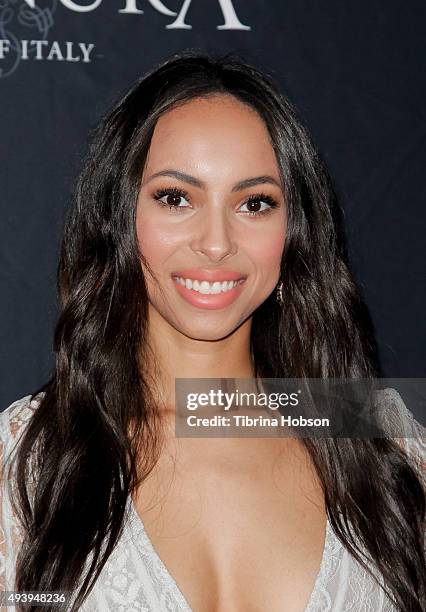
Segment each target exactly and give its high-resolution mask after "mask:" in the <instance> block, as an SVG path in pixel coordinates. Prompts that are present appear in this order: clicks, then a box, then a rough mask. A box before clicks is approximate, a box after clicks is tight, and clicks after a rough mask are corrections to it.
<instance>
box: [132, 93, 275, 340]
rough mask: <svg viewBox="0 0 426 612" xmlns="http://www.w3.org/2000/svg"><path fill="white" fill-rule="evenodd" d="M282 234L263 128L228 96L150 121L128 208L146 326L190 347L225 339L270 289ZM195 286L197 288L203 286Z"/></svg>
mask: <svg viewBox="0 0 426 612" xmlns="http://www.w3.org/2000/svg"><path fill="white" fill-rule="evenodd" d="M286 229H287V215H286V208H285V202H284V196H283V190H282V186H281V184H280V176H279V170H278V164H277V160H276V158H275V154H274V151H273V148H272V145H271V143H270V140H269V135H268V131H267V128H266V126H265V124H264V123H263V121H262V119H261V118H260V117H259V116H258V115H257V113H256V112H255V111H254V110H252V109H251V108H250V107H248V106H246V105H244V104H243V103H241V102H240V101H238V100H237V99H236V98H234V97H232V96H230V95H215V96H214V97H210V98H209V99H205V98H197V99H195V100H192V101H190V102H187V103H185V104H184V105H183V106H180V107H177V108H175V109H173V110H171V111H169V112H167V113H166V114H164V115H163V116H162V117H161V118H160V119H159V121H158V123H157V125H156V127H155V130H154V134H153V137H152V141H151V146H150V150H149V154H148V157H147V161H146V164H145V168H144V172H143V176H142V182H141V189H140V193H139V198H138V206H137V236H138V241H139V247H140V250H141V253H142V254H143V256H144V257H145V258H146V260H147V261H148V263H149V264H150V266H151V268H152V270H153V272H154V274H155V276H156V278H157V280H158V283H159V286H157V285H156V283H155V282H154V280H153V279H152V278H151V276H150V275H149V274H148V273H147V271H146V270H145V269H144V272H145V277H146V281H147V286H148V294H149V307H150V321H151V320H152V319H153V318H154V319H155V318H157V319H158V317H160V318H161V320H162V321H161V322H162V323H164V321H165V322H167V323H168V324H169V325H171V326H172V327H173V328H174V329H176V330H178V331H179V332H181V333H182V334H185V335H186V336H188V337H190V338H195V339H199V340H218V339H221V338H224V337H226V336H228V335H229V334H230V333H232V332H233V331H234V330H236V329H237V328H238V327H239V326H240V325H241V324H242V323H244V322H247V324H250V315H251V314H252V313H253V312H254V310H256V308H257V307H258V306H259V305H260V304H261V303H262V302H263V301H264V300H265V299H266V298H267V297H268V296H269V295H270V293H271V292H272V291H273V290H274V288H275V286H276V284H277V282H278V280H279V274H280V262H281V256H282V252H283V248H284V240H285V235H286ZM203 281H204V282H203Z"/></svg>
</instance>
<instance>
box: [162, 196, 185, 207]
mask: <svg viewBox="0 0 426 612" xmlns="http://www.w3.org/2000/svg"><path fill="white" fill-rule="evenodd" d="M164 198H165V204H167V205H168V206H179V204H180V201H181V199H182V196H180V195H175V194H169V195H167V196H164ZM163 201H164V200H163Z"/></svg>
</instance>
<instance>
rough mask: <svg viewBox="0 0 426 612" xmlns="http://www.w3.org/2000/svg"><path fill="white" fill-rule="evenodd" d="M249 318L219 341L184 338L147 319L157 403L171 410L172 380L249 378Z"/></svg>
mask: <svg viewBox="0 0 426 612" xmlns="http://www.w3.org/2000/svg"><path fill="white" fill-rule="evenodd" d="M251 322H252V320H251V317H250V318H249V319H247V321H245V322H244V323H243V324H242V325H241V326H240V327H239V328H238V329H236V330H235V331H234V332H233V333H232V334H230V335H229V336H227V337H225V338H222V339H220V340H199V339H194V338H190V337H188V336H185V335H184V334H182V333H181V332H179V331H178V330H176V329H175V328H174V327H172V326H171V325H170V324H169V323H168V322H167V321H165V320H164V319H163V318H162V317H161V315H159V314H158V313H156V312H154V313H153V314H152V315H151V316H150V321H149V328H148V344H149V347H150V349H151V351H152V353H153V355H154V356H155V362H156V366H157V367H156V368H155V373H153V372H151V374H152V377H153V379H154V380H155V386H156V395H157V399H158V398H159V399H161V405H162V406H164V407H165V408H166V410H174V407H175V378H253V377H254V366H253V362H252V358H251V353H250V331H251Z"/></svg>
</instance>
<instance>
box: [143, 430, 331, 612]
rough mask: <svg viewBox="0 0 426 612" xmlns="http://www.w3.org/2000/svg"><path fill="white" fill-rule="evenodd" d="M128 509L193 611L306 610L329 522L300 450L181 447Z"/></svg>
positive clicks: (240, 443)
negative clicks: (142, 524) (142, 527)
mask: <svg viewBox="0 0 426 612" xmlns="http://www.w3.org/2000/svg"><path fill="white" fill-rule="evenodd" d="M134 504H135V508H136V510H137V512H138V514H139V516H140V517H141V519H142V521H143V523H144V525H145V529H146V532H147V535H148V537H149V539H150V540H151V543H152V545H153V546H154V548H155V549H156V551H157V553H158V555H159V556H160V558H161V559H162V561H163V563H164V565H165V566H166V568H167V569H168V571H169V573H170V574H171V576H172V577H173V578H174V580H175V582H176V583H177V585H178V587H179V589H180V590H181V592H182V593H183V595H184V597H185V599H186V601H187V602H188V604H189V605H190V607H191V608H192V610H193V612H199V611H200V612H201V611H202V612H222V611H225V610H226V612H231V611H240V610H244V611H246V610H253V611H254V610H269V611H271V612H275V611H276V612H278V611H280V612H281V611H282V610H286V611H288V612H304V610H305V607H306V605H307V603H308V600H309V597H310V594H311V592H312V590H313V587H314V583H315V579H316V576H317V574H318V571H319V567H320V563H321V558H322V554H323V548H324V538H325V525H326V515H325V508H324V502H323V496H322V491H321V488H320V486H319V482H318V480H317V478H316V475H315V474H314V472H313V469H312V466H311V464H310V463H309V461H308V460H307V456H306V453H305V452H303V451H302V450H301V446H300V443H298V442H296V441H292V440H290V439H285V440H283V439H281V440H272V439H253V438H248V439H247V438H246V439H240V440H229V439H228V440H223V439H209V440H206V439H202V440H188V441H184V442H182V440H180V441H179V445H178V446H173V448H172V447H171V446H169V447H168V448H166V449H165V450H164V452H163V454H162V456H161V458H160V460H159V462H158V464H157V465H156V467H155V468H154V470H153V472H152V473H151V474H150V476H149V478H147V479H146V480H145V481H144V482H143V484H142V485H141V486H140V488H139V489H138V491H137V494H136V495H135V498H134Z"/></svg>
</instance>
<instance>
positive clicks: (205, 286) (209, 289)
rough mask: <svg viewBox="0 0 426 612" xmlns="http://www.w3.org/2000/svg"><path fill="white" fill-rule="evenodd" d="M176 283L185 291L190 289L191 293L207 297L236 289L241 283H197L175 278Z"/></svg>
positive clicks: (187, 279) (179, 277)
mask: <svg viewBox="0 0 426 612" xmlns="http://www.w3.org/2000/svg"><path fill="white" fill-rule="evenodd" d="M175 280H176V282H178V283H179V284H180V285H183V286H184V287H186V288H187V289H192V290H193V291H198V292H199V293H202V294H203V295H208V294H210V293H214V294H217V293H221V292H225V291H229V290H230V289H233V288H234V287H236V286H237V285H238V284H239V283H240V282H241V281H223V282H220V281H215V282H214V283H209V282H208V281H198V280H192V279H191V278H182V277H181V276H177V277H175Z"/></svg>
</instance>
